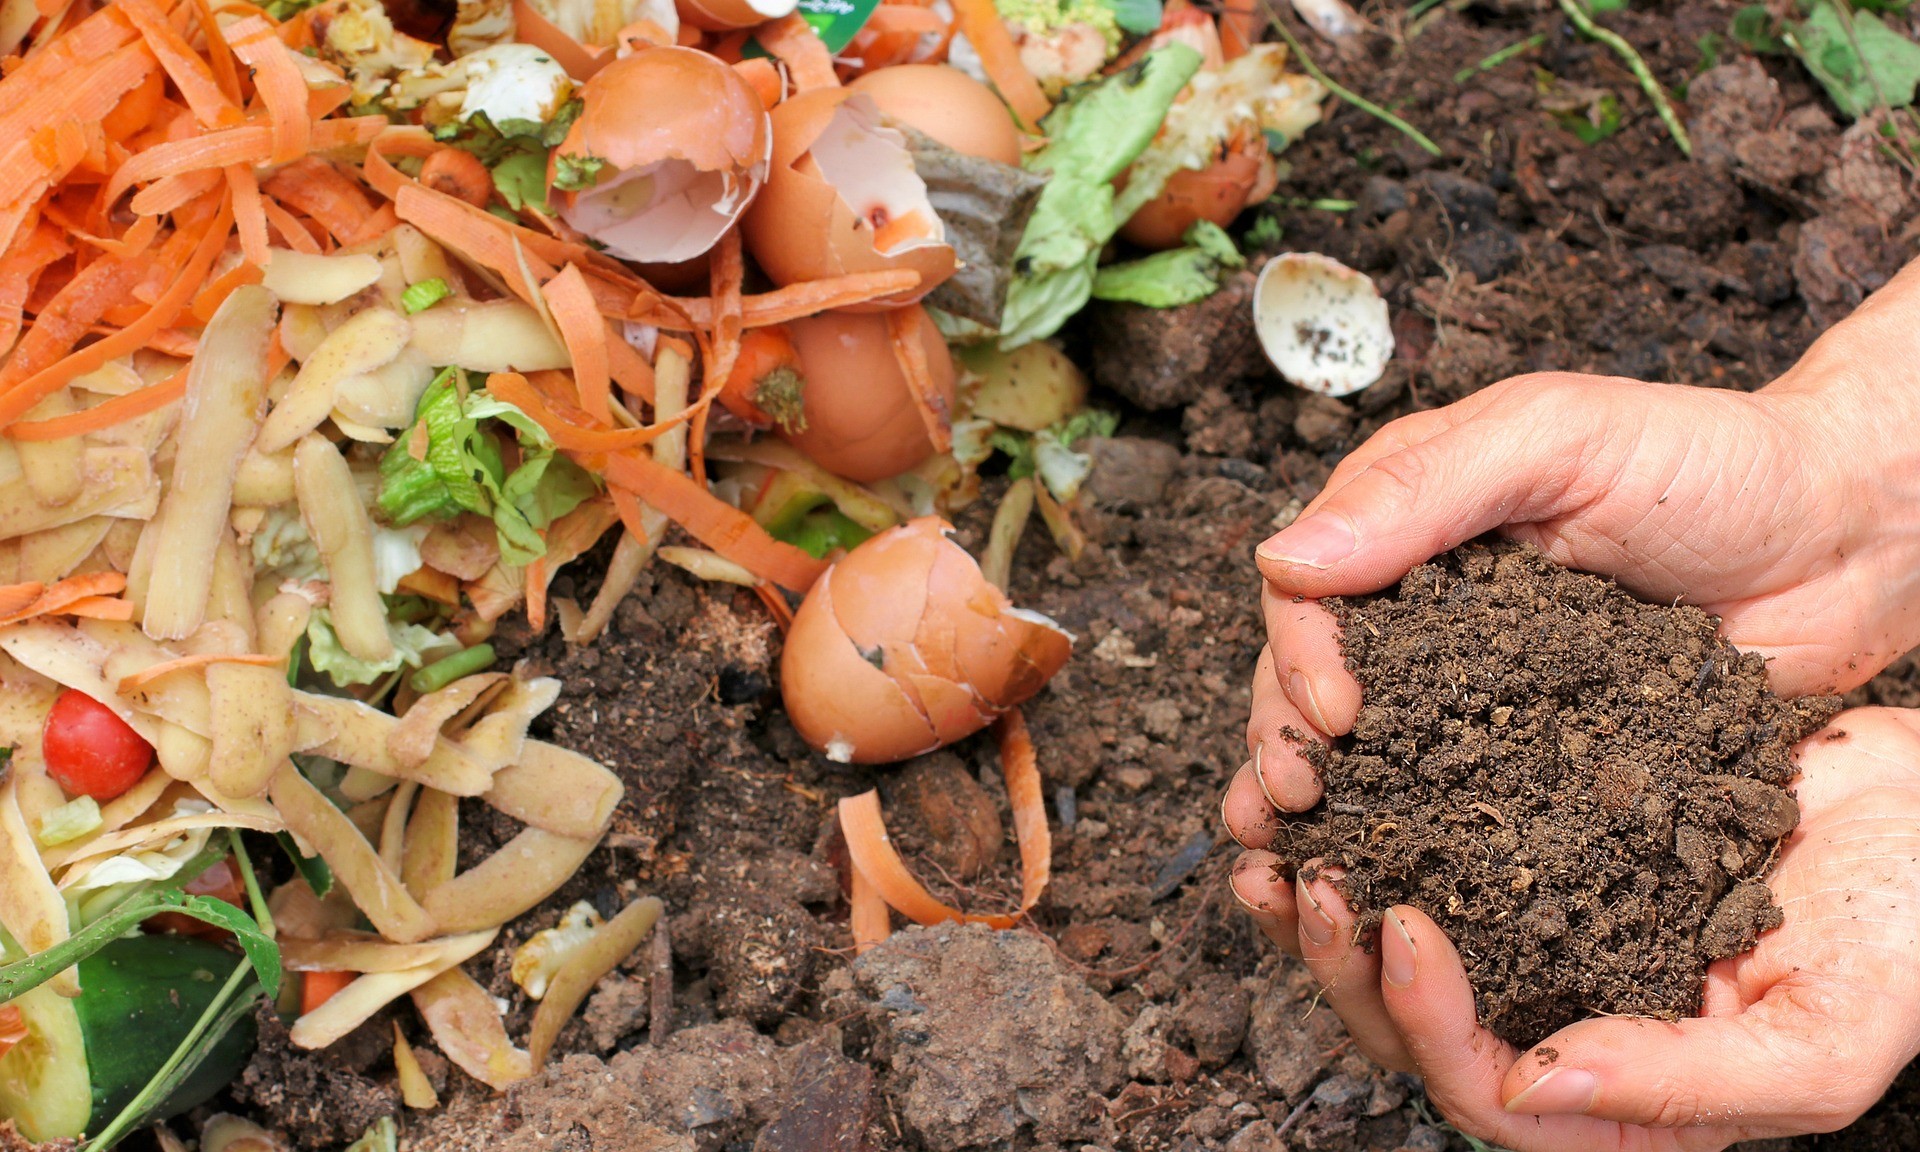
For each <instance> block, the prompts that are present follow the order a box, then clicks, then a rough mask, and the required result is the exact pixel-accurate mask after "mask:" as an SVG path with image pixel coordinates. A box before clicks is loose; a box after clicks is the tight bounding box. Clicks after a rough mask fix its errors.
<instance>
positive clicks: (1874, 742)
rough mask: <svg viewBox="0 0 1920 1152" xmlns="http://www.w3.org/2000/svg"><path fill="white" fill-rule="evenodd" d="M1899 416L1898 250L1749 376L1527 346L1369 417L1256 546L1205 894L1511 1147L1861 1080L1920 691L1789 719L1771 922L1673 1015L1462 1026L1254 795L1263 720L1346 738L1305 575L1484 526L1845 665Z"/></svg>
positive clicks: (1902, 997) (1877, 1068)
mask: <svg viewBox="0 0 1920 1152" xmlns="http://www.w3.org/2000/svg"><path fill="white" fill-rule="evenodd" d="M1917 433H1920V265H1916V266H1915V267H1910V268H1909V269H1907V271H1906V272H1904V273H1903V274H1902V275H1901V276H1900V277H1899V278H1897V279H1896V280H1895V281H1894V282H1893V283H1892V284H1890V285H1889V286H1888V287H1887V288H1885V289H1883V290H1882V291H1881V292H1880V293H1879V294H1877V295H1876V296H1875V297H1874V298H1873V299H1871V300H1869V301H1868V302H1867V304H1866V305H1864V306H1863V307H1862V308H1861V309H1860V310H1859V311H1858V312H1856V313H1855V315H1854V316H1853V317H1850V318H1849V319H1848V320H1847V321H1846V322H1844V323H1843V324H1841V325H1839V326H1837V327H1835V328H1834V329H1833V330H1832V331H1831V332H1829V333H1828V334H1827V335H1826V336H1825V337H1823V338H1822V339H1821V340H1820V341H1819V342H1818V343H1816V344H1815V345H1814V347H1813V348H1812V349H1811V350H1810V351H1809V352H1808V353H1807V355H1806V357H1804V358H1803V359H1802V360H1801V362H1800V363H1799V364H1798V365H1796V366H1795V367H1794V369H1793V370H1792V371H1790V372H1789V373H1788V374H1787V375H1786V376H1784V377H1782V378H1781V379H1780V380H1778V381H1776V382H1775V383H1774V384H1773V385H1771V386H1769V387H1768V388H1767V389H1765V390H1763V391H1762V392H1759V393H1754V394H1750V395H1749V394H1739V393H1727V392H1716V391H1709V390H1705V389H1693V388H1673V387H1667V386H1662V385H1650V384H1641V383H1636V382H1633V381H1626V380H1612V379H1602V378H1598V377H1587V376H1574V375H1567V374H1547V375H1537V376H1528V377H1520V378H1517V379H1513V380H1508V381H1505V382H1503V383H1500V384H1496V385H1494V386H1492V387H1489V388H1487V389H1485V390H1483V391H1481V392H1479V393H1476V394H1475V395H1473V396H1471V397H1469V398H1467V399H1466V400H1463V401H1461V402H1459V403H1457V404H1454V405H1452V406H1450V407H1447V408H1442V409H1437V410H1434V411H1428V412H1421V413H1416V414H1414V415H1412V416H1408V417H1406V418H1403V419H1401V420H1397V421H1395V422H1394V423H1392V424H1389V425H1387V426H1386V427H1385V428H1383V429H1381V430H1380V432H1379V433H1378V434H1376V435H1375V436H1374V437H1373V438H1372V439H1370V440H1369V441H1367V442H1366V443H1365V444H1364V445H1362V446H1361V447H1360V448H1359V449H1358V450H1356V451H1355V452H1354V453H1352V454H1351V455H1349V456H1348V457H1347V458H1346V459H1345V460H1344V461H1342V462H1341V464H1340V466H1339V467H1338V468H1336V469H1335V471H1334V473H1333V475H1332V477H1331V478H1330V479H1329V480H1328V482H1327V485H1326V488H1325V490H1324V491H1323V492H1322V493H1321V495H1320V496H1319V497H1318V498H1317V499H1316V500H1315V501H1314V502H1313V503H1312V504H1311V505H1309V506H1308V507H1307V509H1306V510H1305V511H1304V512H1303V513H1302V515H1301V516H1300V518H1299V519H1298V520H1297V521H1296V522H1295V523H1294V524H1293V525H1292V526H1290V527H1288V528H1287V529H1286V530H1284V531H1282V532H1281V533H1279V534H1278V535H1277V536H1274V537H1273V538H1272V539H1270V540H1268V541H1267V542H1266V543H1264V544H1262V545H1261V546H1260V549H1259V564H1260V568H1261V572H1262V574H1263V575H1264V576H1265V578H1266V581H1265V586H1264V588H1263V592H1262V605H1263V608H1264V612H1265V617H1266V626H1267V637H1268V644H1267V648H1266V650H1265V651H1264V652H1262V653H1261V657H1260V662H1259V666H1258V668H1257V670H1256V671H1255V674H1254V688H1253V716H1252V719H1251V722H1250V723H1249V725H1248V729H1247V742H1248V751H1249V754H1250V756H1251V759H1250V760H1249V761H1248V762H1247V764H1246V765H1245V766H1244V767H1242V768H1241V769H1240V771H1239V773H1238V775H1237V776H1236V777H1235V779H1234V781H1233V784H1232V786H1231V787H1230V789H1229V790H1228V793H1227V796H1226V799H1225V801H1224V803H1223V805H1222V815H1223V817H1224V819H1225V821H1226V823H1227V827H1228V829H1229V831H1230V832H1231V833H1232V834H1233V836H1234V838H1235V839H1236V840H1237V841H1238V842H1239V843H1240V844H1241V846H1242V847H1243V848H1245V849H1246V852H1245V853H1244V854H1243V855H1242V856H1241V858H1240V860H1239V861H1238V863H1237V864H1236V865H1235V867H1234V871H1233V877H1232V886H1233V892H1234V896H1235V897H1236V898H1237V899H1238V900H1239V902H1240V903H1241V904H1242V905H1243V906H1244V907H1245V908H1246V909H1247V911H1248V912H1249V914H1250V915H1251V916H1252V917H1253V919H1254V921H1255V922H1256V923H1257V924H1258V925H1259V927H1260V928H1261V930H1262V931H1263V932H1264V933H1265V934H1266V935H1267V936H1268V937H1269V938H1271V939H1272V940H1273V942H1274V943H1276V944H1278V945H1279V946H1280V947H1282V948H1284V949H1286V950H1287V951H1288V952H1291V953H1293V954H1294V955H1296V956H1302V957H1304V959H1305V960H1306V963H1307V965H1308V967H1309V968H1310V969H1311V970H1312V971H1313V973H1314V975H1315V976H1316V977H1317V978H1318V979H1319V981H1320V983H1321V984H1322V986H1323V988H1324V993H1325V998H1326V1001H1327V1003H1328V1005H1329V1006H1330V1007H1332V1008H1333V1009H1334V1010H1336V1011H1337V1012H1338V1013H1339V1014H1340V1016H1341V1017H1342V1019H1343V1020H1345V1022H1346V1024H1347V1026H1348V1029H1349V1031H1350V1032H1351V1033H1352V1035H1353V1038H1354V1040H1355V1042H1356V1043H1357V1044H1358V1045H1359V1046H1360V1047H1361V1048H1362V1049H1363V1050H1364V1051H1366V1052H1367V1054H1368V1055H1370V1056H1371V1057H1373V1058H1374V1059H1375V1060H1376V1061H1378V1062H1380V1063H1382V1064H1384V1065H1386V1066H1388V1067H1391V1068H1396V1069H1402V1070H1408V1071H1416V1072H1418V1073H1419V1074H1420V1075H1421V1076H1423V1077H1424V1078H1425V1081H1426V1086H1427V1092H1428V1094H1429V1096H1430V1097H1431V1098H1432V1099H1433V1101H1434V1103H1435V1104H1436V1106H1438V1107H1439V1108H1440V1109H1441V1110H1442V1111H1443V1112H1444V1113H1445V1114H1446V1115H1447V1117H1448V1118H1449V1119H1450V1120H1452V1121H1453V1122H1454V1123H1455V1124H1457V1125H1458V1126H1460V1127H1461V1128H1462V1129H1463V1130H1465V1131H1467V1132H1469V1133H1472V1134H1474V1135H1477V1136H1479V1137H1482V1138H1484V1139H1487V1140H1490V1141H1493V1142H1495V1143H1498V1144H1501V1145H1504V1146H1506V1147H1508V1148H1512V1149H1516V1150H1518V1152H1536V1150H1537V1152H1573V1150H1579V1149H1589V1148H1594V1149H1616V1148H1618V1149H1642V1148H1644V1149H1683V1150H1688V1152H1691V1150H1696V1149H1720V1148H1724V1147H1726V1146H1727V1145H1729V1144H1732V1143H1735V1142H1737V1141H1740V1140H1746V1139H1754V1138H1760V1137H1766V1136H1779V1135H1795V1134H1800V1133H1807V1132H1819V1131H1831V1130H1834V1129H1837V1128H1840V1127H1843V1126H1845V1125H1846V1124H1848V1123H1851V1122H1852V1121H1853V1120H1854V1119H1856V1118H1857V1117H1858V1116H1859V1115H1860V1114H1861V1113H1862V1112H1864V1111H1865V1110H1866V1109H1867V1108H1868V1107H1869V1106H1871V1105H1872V1104H1873V1103H1874V1101H1876V1100H1877V1099H1878V1098H1879V1097H1880V1095H1881V1094H1882V1093H1883V1092H1884V1091H1885V1089H1886V1087H1887V1085H1888V1084H1889V1083H1890V1082H1891V1081H1892V1079H1893V1077H1894V1075H1895V1074H1896V1073H1897V1072H1899V1070H1900V1069H1901V1068H1902V1067H1903V1066H1904V1065H1905V1064H1906V1063H1907V1062H1908V1061H1910V1060H1911V1059H1913V1058H1914V1056H1915V1055H1916V1053H1920V965H1917V964H1916V963H1915V953H1916V951H1917V950H1920V713H1916V712H1914V711H1910V710H1898V709H1882V708H1867V709H1856V710H1854V711H1850V712H1846V713H1843V714H1841V715H1840V716H1839V717H1838V718H1836V719H1835V721H1834V722H1833V724H1832V726H1831V727H1830V728H1829V729H1827V730H1826V731H1825V732H1823V733H1821V734H1819V735H1816V736H1815V737H1813V738H1812V739H1810V740H1808V741H1807V742H1806V743H1805V744H1803V745H1802V746H1801V748H1800V750H1799V764H1800V769H1801V778H1800V781H1799V783H1798V785H1797V788H1796V791H1797V795H1798V798H1799V802H1800V811H1801V823H1800V827H1799V828H1798V829H1797V830H1796V831H1795V832H1794V833H1793V834H1792V836H1791V837H1790V839H1789V840H1788V841H1787V843H1786V844H1785V846H1784V848H1783V851H1782V852H1781V854H1780V857H1779V860H1778V862H1777V864H1776V866H1775V869H1774V872H1773V874H1772V876H1771V878H1770V882H1771V885H1772V887H1773V890H1774V893H1775V896H1776V898H1777V899H1778V900H1779V902H1780V904H1781V907H1782V908H1783V909H1784V911H1785V914H1786V920H1785V923H1784V924H1783V925H1782V926H1781V927H1780V928H1779V929H1778V930H1776V931H1774V932H1771V933H1768V934H1766V935H1764V936H1763V937H1761V939H1760V942H1759V944H1758V946H1757V947H1756V948H1755V949H1754V950H1753V951H1752V952H1750V953H1746V954H1744V955H1741V956H1737V957H1732V958H1729V959H1726V960H1722V961H1719V962H1717V963H1715V964H1714V965H1713V966H1712V967H1711V968H1710V969H1709V970H1708V973H1707V980H1706V988H1705V1001H1704V1006H1703V1009H1702V1015H1701V1017H1700V1018H1698V1019H1692V1020H1683V1021H1679V1022H1677V1023H1667V1022H1661V1021H1654V1020H1644V1019H1633V1018H1608V1019H1593V1020H1586V1021H1582V1022H1580V1023H1578V1024H1575V1025H1573V1026H1571V1027H1569V1028H1566V1029H1564V1030H1562V1031H1561V1032H1559V1033H1557V1034H1556V1035H1554V1036H1552V1037H1550V1038H1549V1039H1547V1040H1546V1041H1545V1042H1543V1043H1542V1044H1541V1045H1539V1046H1538V1047H1536V1048H1534V1049H1533V1050H1532V1051H1531V1052H1526V1053H1522V1052H1519V1051H1516V1050H1515V1049H1514V1048H1513V1047H1511V1046H1510V1045H1508V1044H1506V1043H1504V1042H1503V1041H1501V1040H1499V1039H1498V1038H1497V1037H1495V1036H1493V1035H1492V1034H1491V1033H1489V1032H1487V1031H1486V1030H1484V1029H1482V1028H1480V1027H1479V1025H1478V1023H1477V1021H1476V1018H1475V1012H1474V1001H1473V992H1472V989H1471V988H1470V987H1469V985H1468V983H1467V978H1466V973H1465V970H1464V968H1463V967H1462V965H1461V962H1460V958H1459V955H1458V954H1457V953H1456V952H1455V951H1454V948H1453V945H1452V944H1451V943H1450V942H1449V941H1448V940H1447V938H1446V937H1445V935H1444V934H1443V933H1442V932H1441V931H1440V930H1439V929H1438V928H1437V927H1436V926H1435V925H1434V923H1433V921H1431V920H1430V919H1428V918H1427V917H1426V916H1424V915H1422V914H1421V913H1420V912H1418V911H1417V910H1415V909H1413V908H1410V907H1404V906H1403V907H1399V908H1395V909H1393V910H1392V911H1391V912H1390V913H1389V914H1388V915H1387V916H1386V920H1385V924H1384V926H1383V927H1382V929H1381V933H1380V936H1381V939H1380V941H1379V943H1378V946H1377V947H1372V948H1371V950H1369V949H1368V948H1366V947H1362V946H1359V945H1356V944H1355V943H1354V930H1353V929H1354V919H1355V918H1354V916H1353V914H1352V913H1351V912H1350V911H1349V910H1348V908H1347V906H1346V904H1345V902H1344V901H1343V900H1342V899H1341V897H1340V895H1339V893H1338V892H1337V891H1336V890H1335V889H1334V888H1333V886H1332V884H1331V883H1329V878H1328V877H1326V876H1322V878H1320V879H1318V880H1316V881H1315V882H1314V883H1313V884H1312V885H1303V884H1299V883H1298V882H1297V881H1295V880H1291V879H1288V878H1286V877H1284V876H1282V875H1281V873H1280V869H1279V868H1278V864H1279V859H1278V858H1277V857H1276V856H1274V855H1273V854H1272V853H1270V852H1267V851H1265V848H1266V846H1267V844H1268V842H1269V840H1270V838H1271V835H1272V827H1273V824H1274V821H1275V820H1277V819H1278V818H1279V813H1280V812H1281V811H1287V812H1297V811H1303V810H1305V809H1307V808H1310V807H1312V806H1313V805H1314V804H1315V803H1316V802H1317V801H1318V800H1319V798H1320V783H1319V781H1318V779H1317V777H1316V776H1315V774H1314V772H1313V771H1312V770H1311V769H1310V768H1309V767H1308V766H1307V764H1306V762H1305V760H1304V759H1302V757H1301V756H1300V753H1299V751H1298V749H1297V748H1296V746H1295V744H1294V742H1293V741H1292V740H1291V739H1290V738H1289V737H1288V736H1286V735H1283V733H1284V732H1285V731H1286V730H1288V729H1291V730H1293V731H1294V732H1303V733H1307V734H1308V735H1309V736H1310V737H1311V738H1314V739H1319V740H1327V739H1330V738H1332V737H1335V736H1340V735H1344V734H1346V733H1347V732H1348V731H1350V730H1351V729H1352V727H1353V724H1354V720H1355V717H1356V716H1357V714H1358V712H1359V709H1360V687H1359V685H1358V684H1357V683H1356V682H1355V681H1354V679H1353V677H1352V676H1351V674H1349V673H1348V672H1347V670H1346V669H1345V667H1344V663H1343V660H1342V657H1341V655H1340V650H1339V641H1338V635H1337V629H1336V628H1335V625H1334V622H1333V617H1332V615H1331V614H1330V613H1329V612H1328V611H1327V610H1326V609H1325V608H1323V607H1321V606H1320V605H1319V604H1318V603H1317V602H1316V601H1317V600H1318V599H1319V598H1320V597H1325V596H1335V595H1355V594H1360V593H1365V592H1372V591H1376V590H1378V589H1381V588H1384V587H1388V586H1390V585H1392V584H1394V583H1396V582H1397V581H1398V580H1399V579H1400V577H1401V576H1403V575H1404V574H1405V573H1406V572H1408V571H1409V570H1411V569H1412V568H1413V567H1415V566H1416V565H1418V564H1420V563H1423V562H1424V561H1426V560H1427V559H1428V558H1430V557H1432V556H1434V555H1436V554H1438V553H1440V552H1443V551H1445V550H1447V549H1448V548H1451V547H1453V546H1454V545H1456V544H1459V543H1461V542H1462V541H1465V540H1468V539H1471V538H1472V537H1474V536H1477V535H1479V534H1481V533H1483V532H1487V531H1492V530H1494V529H1499V530H1500V531H1502V532H1503V533H1505V534H1506V535H1508V536H1511V537H1514V538H1517V539H1520V540H1524V541H1526V542H1528V543H1531V544H1533V545H1534V546H1536V547H1538V548H1539V549H1540V550H1541V551H1543V552H1544V553H1546V554H1547V555H1548V556H1549V557H1551V558H1552V559H1554V560H1555V561H1557V562H1559V563H1561V564H1564V565H1567V566H1569V567H1572V568H1577V569H1581V570H1584V571H1589V572H1598V573H1602V574H1605V575H1609V576H1612V577H1614V578H1616V579H1617V580H1619V581H1620V583H1621V584H1623V585H1624V586H1626V587H1628V588H1630V589H1632V590H1633V591H1635V592H1636V593H1638V594H1640V595H1642V596H1644V597H1646V598H1648V599H1652V600H1674V599H1684V600H1687V601H1689V602H1691V603H1695V604H1698V605H1700V606H1701V607H1703V608H1705V609H1706V610H1707V611H1709V612H1712V613H1714V614H1716V615H1718V616H1720V617H1721V620H1722V629H1723V632H1724V634H1725V635H1726V637H1727V639H1729V640H1730V641H1732V642H1733V643H1734V644H1735V645H1736V646H1738V647H1740V648H1741V649H1743V650H1748V651H1757V652H1760V653H1762V654H1764V655H1766V656H1768V657H1769V658H1770V663H1769V665H1768V671H1769V676H1770V679H1771V681H1772V683H1773V686H1774V687H1775V688H1776V689H1777V690H1778V691H1780V692H1782V693H1784V694H1787V695H1805V694H1810V693H1820V692H1834V691H1844V690H1846V689H1848V688H1852V687H1855V686H1857V685H1859V684H1861V683H1864V682H1865V681H1866V680H1868V679H1869V678H1871V677H1872V676H1873V675H1874V674H1875V673H1877V672H1878V671H1879V670H1880V669H1881V668H1883V667H1885V666H1886V665H1887V664H1888V663H1889V662H1890V661H1891V660H1893V659H1894V658H1895V657H1896V656H1898V655H1899V654H1900V653H1901V652H1903V651H1905V650H1906V649H1907V648H1909V647H1911V646H1913V645H1914V644H1915V643H1917V642H1920V448H1916V447H1915V446H1914V445H1915V443H1916V442H1920V435H1917ZM1332 878H1333V879H1337V878H1338V877H1337V874H1336V875H1335V876H1334V877H1332ZM1549 1050H1551V1055H1550V1053H1549Z"/></svg>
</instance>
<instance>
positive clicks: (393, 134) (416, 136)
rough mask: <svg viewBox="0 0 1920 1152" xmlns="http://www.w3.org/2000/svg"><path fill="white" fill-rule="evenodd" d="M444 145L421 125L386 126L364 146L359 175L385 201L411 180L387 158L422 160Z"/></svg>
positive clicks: (391, 198)
mask: <svg viewBox="0 0 1920 1152" xmlns="http://www.w3.org/2000/svg"><path fill="white" fill-rule="evenodd" d="M446 147H448V146H447V145H445V144H442V143H440V142H438V141H436V140H435V139H434V138H433V137H432V136H429V135H428V134H427V130H426V129H425V128H414V127H399V126H396V127H390V128H388V129H387V130H386V131H385V132H382V133H380V135H379V136H377V137H375V138H374V141H373V143H371V144H369V145H367V158H366V161H365V162H364V163H363V164H362V165H361V166H360V174H361V175H362V176H364V177H365V178H366V181H367V184H368V186H370V187H371V188H372V189H373V190H374V191H375V192H378V193H380V195H382V196H385V197H386V198H387V199H389V200H393V199H397V198H398V197H399V195H400V189H401V187H402V186H404V185H406V184H409V183H411V182H412V178H411V177H409V176H407V175H406V174H405V173H404V172H401V171H400V169H398V168H395V167H394V166H393V161H391V160H389V159H387V157H388V156H389V155H392V156H406V157H410V158H412V159H415V160H424V159H426V158H427V157H429V156H432V155H433V154H434V153H435V152H438V151H440V150H442V149H444V148H446Z"/></svg>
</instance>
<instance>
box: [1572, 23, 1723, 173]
mask: <svg viewBox="0 0 1920 1152" xmlns="http://www.w3.org/2000/svg"><path fill="white" fill-rule="evenodd" d="M1560 10H1561V11H1563V12H1565V13H1566V14H1567V19H1569V20H1571V21H1573V26H1574V27H1575V28H1578V29H1580V32H1581V34H1582V35H1584V36H1586V37H1588V38H1589V39H1592V40H1598V41H1599V42H1600V43H1602V44H1605V45H1606V46H1607V47H1609V48H1611V49H1613V53H1614V55H1616V56H1618V57H1620V59H1621V60H1622V61H1624V62H1625V63H1626V65H1627V67H1628V68H1629V69H1631V70H1632V71H1633V75H1634V78H1635V79H1637V80H1639V81H1640V90H1641V91H1643V92H1645V93H1646V94H1647V98H1648V99H1649V100H1652V101H1653V107H1654V111H1656V112H1658V113H1660V122H1661V123H1663V124H1665V125H1666V126H1667V134H1668V135H1670V136H1672V137H1673V142H1674V144H1675V145H1676V146H1677V147H1678V148H1679V149H1680V152H1681V154H1682V155H1685V156H1687V157H1688V158H1692V156H1693V140H1692V139H1691V138H1690V137H1688V135H1687V127H1686V125H1684V124H1682V123H1680V114H1679V113H1677V112H1675V111H1674V110H1673V102H1672V101H1671V100H1668V99H1667V90H1666V89H1665V88H1663V87H1661V85H1660V81H1659V80H1657V79H1655V78H1654V75H1653V70H1652V69H1651V68H1648V67H1647V62H1646V59H1645V58H1644V57H1642V56H1641V55H1640V53H1639V52H1638V51H1637V50H1635V48H1634V46H1633V45H1631V44H1629V43H1627V41H1626V39H1625V37H1623V36H1621V35H1620V34H1619V33H1618V32H1615V31H1613V30H1612V29H1610V28H1602V27H1601V26H1600V25H1598V24H1595V23H1594V22H1593V17H1592V16H1590V15H1588V14H1587V10H1586V7H1585V6H1584V5H1583V4H1582V3H1581V0H1560Z"/></svg>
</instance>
